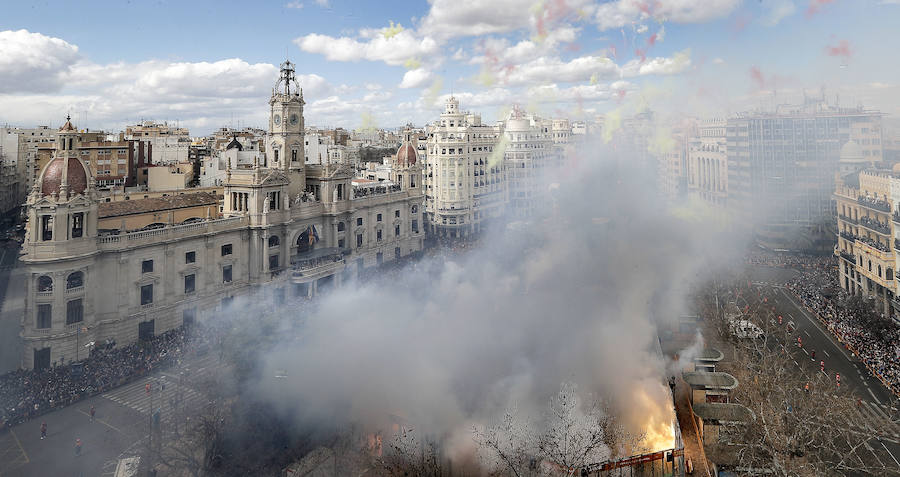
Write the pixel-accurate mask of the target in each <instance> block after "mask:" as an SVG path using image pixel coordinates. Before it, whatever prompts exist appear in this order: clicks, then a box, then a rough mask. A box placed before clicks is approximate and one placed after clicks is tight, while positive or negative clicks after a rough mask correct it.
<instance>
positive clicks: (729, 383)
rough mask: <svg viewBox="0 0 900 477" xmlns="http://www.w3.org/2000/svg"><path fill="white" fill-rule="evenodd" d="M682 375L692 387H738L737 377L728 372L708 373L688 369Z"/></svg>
mask: <svg viewBox="0 0 900 477" xmlns="http://www.w3.org/2000/svg"><path fill="white" fill-rule="evenodd" d="M681 377H682V378H683V379H684V381H685V382H686V383H688V384H689V385H690V386H691V387H692V388H695V387H701V388H707V389H734V388H736V387H737V385H738V382H737V379H736V378H735V377H734V376H732V375H730V374H728V373H720V372H715V373H706V372H690V371H686V372H684V373H682V374H681Z"/></svg>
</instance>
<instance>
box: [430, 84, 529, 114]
mask: <svg viewBox="0 0 900 477" xmlns="http://www.w3.org/2000/svg"><path fill="white" fill-rule="evenodd" d="M453 96H455V97H456V99H458V100H459V105H460V108H462V109H463V110H470V109H471V110H473V111H478V110H479V109H480V108H485V107H489V106H508V105H510V104H512V103H513V102H515V101H516V99H517V98H518V100H521V99H522V98H521V96H516V95H514V94H513V92H512V91H510V90H508V89H506V88H491V89H489V90H485V91H479V92H477V93H473V92H471V91H454V92H453ZM449 97H450V95H449V94H444V95H440V96H434V97H428V96H427V95H425V94H423V96H422V97H421V98H420V101H421V103H422V106H423V107H424V108H431V109H434V108H440V109H443V108H444V103H445V102H446V101H447V98H449ZM432 119H433V118H432Z"/></svg>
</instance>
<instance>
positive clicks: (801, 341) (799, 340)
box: [797, 336, 803, 348]
mask: <svg viewBox="0 0 900 477" xmlns="http://www.w3.org/2000/svg"><path fill="white" fill-rule="evenodd" d="M797 346H798V347H800V348H802V347H803V338H801V337H799V336H798V337H797Z"/></svg>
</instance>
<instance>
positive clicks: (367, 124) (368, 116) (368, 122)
mask: <svg viewBox="0 0 900 477" xmlns="http://www.w3.org/2000/svg"><path fill="white" fill-rule="evenodd" d="M360 119H361V123H360V126H359V130H360V131H362V132H366V133H374V132H375V131H377V130H378V122H377V121H376V120H375V116H374V115H373V114H372V113H370V112H368V111H363V112H362V114H360Z"/></svg>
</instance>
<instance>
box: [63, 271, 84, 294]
mask: <svg viewBox="0 0 900 477" xmlns="http://www.w3.org/2000/svg"><path fill="white" fill-rule="evenodd" d="M80 286H84V272H73V273H70V274H69V276H68V277H67V278H66V290H69V289H72V288H78V287H80Z"/></svg>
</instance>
